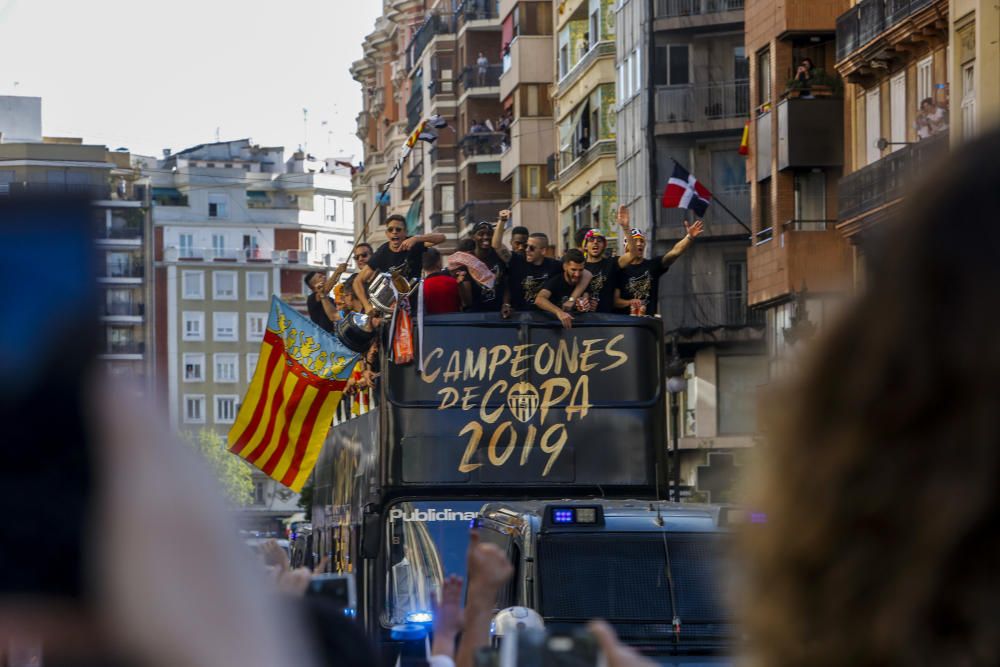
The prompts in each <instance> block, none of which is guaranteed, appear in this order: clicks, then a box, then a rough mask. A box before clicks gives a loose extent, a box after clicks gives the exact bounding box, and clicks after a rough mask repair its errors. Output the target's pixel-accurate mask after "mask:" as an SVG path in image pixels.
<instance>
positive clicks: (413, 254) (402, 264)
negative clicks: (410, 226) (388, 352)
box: [354, 214, 445, 313]
mask: <svg viewBox="0 0 1000 667" xmlns="http://www.w3.org/2000/svg"><path fill="white" fill-rule="evenodd" d="M385 235H386V237H387V238H388V239H389V240H388V241H386V242H385V243H383V244H382V245H381V247H379V249H378V250H376V251H375V254H374V255H372V257H371V259H369V260H368V265H367V266H365V267H364V268H363V269H361V272H360V273H359V274H358V278H357V279H356V280H355V281H354V294H355V295H356V296H357V297H358V300H359V301H360V302H361V304H362V305H363V306H364V309H365V312H366V313H371V312H372V304H371V302H370V301H369V300H368V283H370V282H371V281H372V278H374V277H375V274H376V273H393V272H398V273H399V274H400V275H402V276H403V277H404V278H406V279H407V280H409V281H411V282H412V281H414V280H417V279H419V278H420V272H421V271H422V270H423V268H422V267H423V254H424V251H425V250H426V249H427V248H429V247H430V246H434V245H437V244H438V243H443V242H444V238H445V237H444V234H424V235H422V236H411V237H409V238H407V237H406V218H404V217H403V216H401V215H396V214H394V215H390V216H389V217H388V218H386V220H385Z"/></svg>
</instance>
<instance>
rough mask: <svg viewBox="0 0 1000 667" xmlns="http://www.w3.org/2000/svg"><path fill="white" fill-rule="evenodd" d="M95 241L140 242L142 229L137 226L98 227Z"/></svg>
mask: <svg viewBox="0 0 1000 667" xmlns="http://www.w3.org/2000/svg"><path fill="white" fill-rule="evenodd" d="M97 239H98V240H101V241H139V240H142V227H141V226H139V225H125V226H118V227H116V226H111V227H108V226H107V225H98V228H97Z"/></svg>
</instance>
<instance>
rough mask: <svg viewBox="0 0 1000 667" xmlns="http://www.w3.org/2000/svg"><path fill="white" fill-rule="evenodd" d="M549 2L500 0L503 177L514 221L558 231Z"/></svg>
mask: <svg viewBox="0 0 1000 667" xmlns="http://www.w3.org/2000/svg"><path fill="white" fill-rule="evenodd" d="M552 4H553V3H551V2H533V1H532V2H529V1H526V0H524V1H522V0H504V1H503V2H501V3H500V18H501V36H502V39H501V54H502V68H501V69H502V73H501V74H500V100H501V104H502V106H503V118H504V119H505V121H504V124H505V126H506V127H505V128H504V132H505V135H506V136H504V137H501V142H502V143H503V152H502V153H501V156H500V178H501V179H503V180H504V182H506V183H508V184H509V187H510V197H509V199H510V208H511V214H512V217H513V220H514V224H515V225H524V226H526V227H528V228H529V229H531V230H532V231H535V232H542V233H543V234H546V235H548V237H549V238H550V239H552V240H555V239H557V238H558V237H559V228H558V225H557V224H556V221H557V217H556V208H555V201H554V198H553V195H552V192H551V191H550V189H549V187H548V186H549V177H550V174H549V169H548V160H549V156H550V155H553V154H554V152H555V149H556V143H555V136H556V135H555V121H554V118H553V106H552V100H551V98H550V97H549V86H551V85H552V82H553V81H554V80H555V63H554V60H553V58H552V54H553V52H554V46H553V32H554V12H553V7H552Z"/></svg>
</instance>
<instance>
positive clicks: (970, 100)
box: [962, 63, 976, 140]
mask: <svg viewBox="0 0 1000 667" xmlns="http://www.w3.org/2000/svg"><path fill="white" fill-rule="evenodd" d="M975 135H976V64H975V63H968V64H967V65H963V66H962V139H965V140H969V139H971V138H972V137H974V136H975Z"/></svg>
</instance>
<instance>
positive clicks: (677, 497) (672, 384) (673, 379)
mask: <svg viewBox="0 0 1000 667" xmlns="http://www.w3.org/2000/svg"><path fill="white" fill-rule="evenodd" d="M685 370H687V364H686V363H684V360H683V359H681V358H680V355H678V354H677V334H674V335H673V337H672V338H671V340H670V361H668V362H667V368H666V371H667V391H668V392H670V432H671V435H672V441H673V442H672V445H671V453H670V455H671V459H672V461H673V469H674V474H673V478H674V502H675V503H679V502H680V501H681V458H680V452H679V449H678V445H677V442H678V440H677V439H678V435H679V433H678V432H679V430H680V418H679V413H680V398H679V397H678V396H677V395H678V394H679V393H681V392H682V391H686V390H687V379H686V378H685V377H684V371H685Z"/></svg>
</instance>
